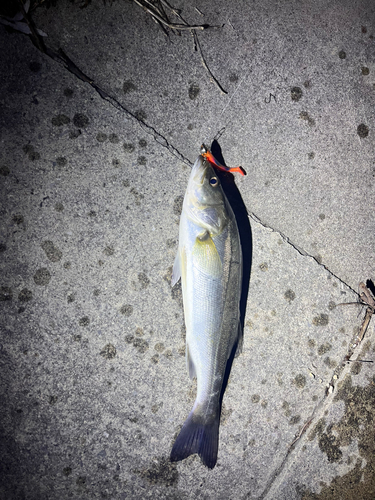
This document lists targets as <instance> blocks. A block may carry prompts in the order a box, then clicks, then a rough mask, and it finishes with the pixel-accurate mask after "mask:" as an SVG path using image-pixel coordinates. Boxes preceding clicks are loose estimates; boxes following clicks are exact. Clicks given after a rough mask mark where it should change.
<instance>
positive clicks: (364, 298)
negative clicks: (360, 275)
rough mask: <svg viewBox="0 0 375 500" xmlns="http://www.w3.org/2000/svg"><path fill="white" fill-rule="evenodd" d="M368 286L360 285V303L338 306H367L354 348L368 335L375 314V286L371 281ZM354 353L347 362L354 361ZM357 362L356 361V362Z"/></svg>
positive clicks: (348, 357)
mask: <svg viewBox="0 0 375 500" xmlns="http://www.w3.org/2000/svg"><path fill="white" fill-rule="evenodd" d="M367 285H368V286H366V285H365V284H364V283H363V282H362V281H361V283H360V284H359V290H360V294H359V301H358V302H341V303H340V304H337V305H338V306H345V305H354V304H355V305H361V306H367V309H366V314H365V317H364V319H363V321H362V325H361V329H360V330H359V333H358V335H357V339H356V341H355V344H353V347H357V345H358V344H360V343H361V342H362V340H363V337H364V336H365V334H366V331H367V328H368V325H369V324H370V320H371V318H372V315H373V314H375V298H374V296H373V294H372V292H371V288H370V287H371V286H373V284H372V282H371V281H370V280H368V281H367ZM352 354H353V351H351V352H349V353H348V355H347V356H346V357H345V361H353V360H351V359H350V357H351V356H352ZM354 361H355V360H354Z"/></svg>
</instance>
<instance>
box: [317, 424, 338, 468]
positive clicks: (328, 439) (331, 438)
mask: <svg viewBox="0 0 375 500" xmlns="http://www.w3.org/2000/svg"><path fill="white" fill-rule="evenodd" d="M338 442H339V441H338V439H337V437H336V436H335V435H334V434H332V426H330V425H329V426H328V427H327V432H322V433H321V435H320V437H319V441H318V444H319V448H320V450H321V451H322V452H323V453H325V454H326V455H327V459H328V462H338V461H339V460H340V458H341V457H342V451H341V450H340V447H339V445H338Z"/></svg>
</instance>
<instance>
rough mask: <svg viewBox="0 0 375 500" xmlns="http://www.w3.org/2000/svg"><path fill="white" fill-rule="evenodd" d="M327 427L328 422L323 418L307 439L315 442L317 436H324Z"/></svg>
mask: <svg viewBox="0 0 375 500" xmlns="http://www.w3.org/2000/svg"><path fill="white" fill-rule="evenodd" d="M325 426H326V421H325V419H324V418H321V419H320V420H318V422H317V423H316V425H315V427H314V428H313V429H312V430H311V432H310V433H309V434H308V436H307V439H308V440H309V441H313V440H314V439H315V438H316V436H320V435H321V434H322V432H323V430H324V428H325Z"/></svg>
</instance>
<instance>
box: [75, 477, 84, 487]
mask: <svg viewBox="0 0 375 500" xmlns="http://www.w3.org/2000/svg"><path fill="white" fill-rule="evenodd" d="M76 484H77V485H78V486H84V485H85V484H86V476H79V477H78V478H77V480H76Z"/></svg>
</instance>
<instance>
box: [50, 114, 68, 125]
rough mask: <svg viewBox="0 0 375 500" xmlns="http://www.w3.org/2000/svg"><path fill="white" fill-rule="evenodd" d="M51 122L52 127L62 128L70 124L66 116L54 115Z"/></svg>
mask: <svg viewBox="0 0 375 500" xmlns="http://www.w3.org/2000/svg"><path fill="white" fill-rule="evenodd" d="M51 121H52V125H53V126H54V127H62V126H63V125H67V124H68V123H70V118H69V116H66V115H56V116H54V117H53V118H52V120H51Z"/></svg>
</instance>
